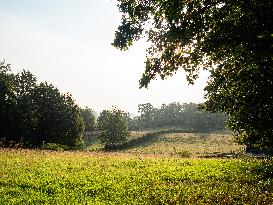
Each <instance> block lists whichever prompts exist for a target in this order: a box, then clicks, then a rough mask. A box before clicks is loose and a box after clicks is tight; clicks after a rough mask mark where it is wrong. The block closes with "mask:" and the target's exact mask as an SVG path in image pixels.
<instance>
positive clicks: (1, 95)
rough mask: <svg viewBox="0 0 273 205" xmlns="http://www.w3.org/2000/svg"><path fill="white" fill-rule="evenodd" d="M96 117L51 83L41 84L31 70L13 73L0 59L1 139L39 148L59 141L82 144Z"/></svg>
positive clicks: (68, 143) (67, 143)
mask: <svg viewBox="0 0 273 205" xmlns="http://www.w3.org/2000/svg"><path fill="white" fill-rule="evenodd" d="M94 126H95V116H94V115H93V113H92V110H91V109H89V108H85V109H81V108H80V107H79V106H78V105H77V104H76V103H75V101H74V100H73V98H72V96H71V95H70V94H62V93H60V91H59V90H58V89H57V88H56V87H54V86H53V85H52V84H49V83H47V82H41V83H38V82H37V79H36V77H35V76H34V75H33V74H32V73H30V72H29V71H26V70H23V71H22V72H19V73H13V72H12V70H11V68H10V65H9V64H5V62H0V142H1V144H2V146H12V145H13V146H15V145H16V144H21V145H23V146H25V147H38V146H41V145H43V144H44V143H57V144H62V145H65V146H67V147H75V146H78V145H80V144H81V141H82V136H83V133H84V131H89V130H93V129H94Z"/></svg>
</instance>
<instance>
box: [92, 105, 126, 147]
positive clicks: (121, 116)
mask: <svg viewBox="0 0 273 205" xmlns="http://www.w3.org/2000/svg"><path fill="white" fill-rule="evenodd" d="M97 128H98V130H99V132H100V134H99V138H100V140H101V142H102V143H104V144H105V148H107V147H109V146H113V145H117V144H120V143H123V142H125V141H126V139H127V137H128V125H127V122H126V113H125V112H123V111H121V110H119V109H117V108H116V107H114V108H113V109H111V110H103V111H102V112H101V113H100V116H99V118H98V122H97Z"/></svg>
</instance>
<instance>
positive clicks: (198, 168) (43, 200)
mask: <svg viewBox="0 0 273 205" xmlns="http://www.w3.org/2000/svg"><path fill="white" fill-rule="evenodd" d="M0 155H1V158H0V196H1V197H0V204H270V203H273V201H272V199H273V177H272V173H273V165H272V163H271V161H266V160H264V161H259V160H240V159H233V160H223V159H222V160H221V159H181V158H167V157H162V156H161V157H149V156H148V155H132V154H122V153H117V154H113V153H109V154H105V153H90V152H75V151H74V152H54V151H41V150H40V151H35V150H31V151H30V150H8V149H1V150H0Z"/></svg>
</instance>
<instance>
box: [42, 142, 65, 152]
mask: <svg viewBox="0 0 273 205" xmlns="http://www.w3.org/2000/svg"><path fill="white" fill-rule="evenodd" d="M41 149H44V150H54V151H65V150H68V149H69V147H68V146H66V145H62V144H57V143H45V144H43V145H42V146H41Z"/></svg>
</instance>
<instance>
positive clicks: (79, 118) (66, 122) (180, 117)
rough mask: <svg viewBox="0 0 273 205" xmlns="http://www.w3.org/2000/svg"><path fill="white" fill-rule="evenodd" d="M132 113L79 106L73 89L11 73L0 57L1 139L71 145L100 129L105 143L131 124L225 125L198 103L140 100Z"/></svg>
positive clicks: (198, 128) (191, 128)
mask: <svg viewBox="0 0 273 205" xmlns="http://www.w3.org/2000/svg"><path fill="white" fill-rule="evenodd" d="M138 114H139V116H137V117H134V118H131V117H130V114H129V113H125V112H123V111H121V110H119V109H117V108H113V109H112V110H104V111H102V112H101V114H100V116H99V117H98V119H97V120H96V119H95V114H94V111H93V110H91V109H90V108H88V107H86V108H85V109H82V108H80V107H79V106H78V105H77V104H76V102H75V101H74V100H73V98H72V96H71V95H70V94H62V93H61V92H60V91H59V90H58V89H57V88H56V87H55V86H53V85H52V84H49V83H47V82H41V83H38V82H37V79H36V77H35V76H34V75H33V74H32V73H31V72H29V71H27V70H23V71H21V72H19V73H13V72H12V70H11V68H10V65H9V64H5V63H4V62H0V145H2V146H16V145H22V146H24V147H40V146H43V145H45V144H50V143H55V144H61V145H64V146H66V147H67V148H72V147H77V146H80V145H82V144H83V140H84V133H86V132H90V131H94V130H97V131H98V132H99V133H100V136H101V139H102V142H103V143H106V144H115V143H119V142H120V141H122V140H124V139H125V138H126V137H127V136H128V133H127V131H128V130H147V129H158V128H159V129H161V128H178V129H179V130H180V131H187V132H209V131H215V130H223V129H225V121H226V119H227V117H226V115H225V114H220V113H208V112H206V111H204V110H200V109H198V105H197V104H194V103H183V104H179V103H170V104H168V105H166V104H162V106H161V107H159V108H156V107H153V105H151V104H150V103H146V104H140V105H139V106H138Z"/></svg>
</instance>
